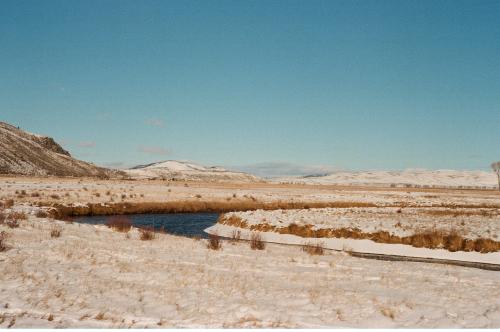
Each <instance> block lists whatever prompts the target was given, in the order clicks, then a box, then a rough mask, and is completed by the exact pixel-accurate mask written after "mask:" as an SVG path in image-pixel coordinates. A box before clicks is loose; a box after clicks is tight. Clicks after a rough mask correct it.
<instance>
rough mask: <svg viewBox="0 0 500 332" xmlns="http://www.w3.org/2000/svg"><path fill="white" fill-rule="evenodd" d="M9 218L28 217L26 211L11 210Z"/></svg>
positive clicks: (24, 218) (20, 218)
mask: <svg viewBox="0 0 500 332" xmlns="http://www.w3.org/2000/svg"><path fill="white" fill-rule="evenodd" d="M8 219H9V220H26V219H28V217H27V216H26V213H24V212H11V213H10V214H9V216H8Z"/></svg>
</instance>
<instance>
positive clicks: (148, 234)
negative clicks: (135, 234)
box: [139, 227, 156, 241]
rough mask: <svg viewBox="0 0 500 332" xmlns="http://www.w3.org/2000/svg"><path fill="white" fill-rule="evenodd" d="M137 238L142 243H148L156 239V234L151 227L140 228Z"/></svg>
mask: <svg viewBox="0 0 500 332" xmlns="http://www.w3.org/2000/svg"><path fill="white" fill-rule="evenodd" d="M139 238H140V239H141V240H142V241H150V240H154V239H155V238H156V233H155V232H154V229H153V227H141V228H139Z"/></svg>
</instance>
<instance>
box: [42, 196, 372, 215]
mask: <svg viewBox="0 0 500 332" xmlns="http://www.w3.org/2000/svg"><path fill="white" fill-rule="evenodd" d="M40 204H41V206H51V207H54V208H56V210H57V211H56V212H55V213H56V214H57V215H59V216H86V215H117V214H142V213H183V212H230V211H252V210H259V209H261V210H277V209H302V208H305V207H308V208H325V207H337V208H352V207H376V206H377V205H375V204H372V203H365V202H317V203H303V202H284V201H276V202H260V201H257V200H255V201H253V200H249V199H242V200H234V199H233V200H231V201H225V200H218V201H202V200H199V199H193V200H182V201H169V202H136V203H132V202H119V203H108V204H106V205H102V204H100V203H88V204H87V205H86V206H66V205H64V204H58V203H54V202H41V203H40ZM55 217H57V216H55Z"/></svg>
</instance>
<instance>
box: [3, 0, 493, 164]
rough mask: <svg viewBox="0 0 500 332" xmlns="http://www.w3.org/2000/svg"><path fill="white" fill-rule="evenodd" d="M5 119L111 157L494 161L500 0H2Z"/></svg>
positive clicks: (112, 160)
mask: <svg viewBox="0 0 500 332" xmlns="http://www.w3.org/2000/svg"><path fill="white" fill-rule="evenodd" d="M0 120H3V121H6V122H9V123H12V124H15V125H19V126H21V127H22V128H23V129H26V130H29V131H32V132H37V133H42V134H46V135H50V136H53V137H54V138H55V139H56V140H59V141H62V142H63V143H64V146H65V147H66V148H68V149H69V150H70V151H71V152H72V153H73V155H75V156H76V157H78V158H81V159H84V160H89V161H93V162H96V163H98V164H104V165H119V164H120V163H122V164H124V165H133V164H138V163H145V162H152V161H156V160H164V159H187V160H194V161H198V162H200V163H204V164H217V165H226V166H227V165H232V166H235V165H238V166H245V165H246V166H248V165H250V166H252V165H254V164H257V165H256V167H259V165H265V166H266V167H273V165H281V166H283V165H284V166H286V165H289V164H293V165H295V166H297V167H298V168H300V167H306V166H311V167H312V168H314V167H318V165H326V166H328V167H332V168H342V169H404V168H430V169H437V168H456V169H487V168H488V165H489V164H490V163H491V162H492V161H494V160H497V159H500V1H481V0H471V1H458V0H453V1H438V0H432V1H404V0H395V1H382V0H381V1H369V0H362V1H355V0H349V1H334V0H328V1H313V0H303V1H292V0H286V1H270V0H265V1H264V0H263V1H243V0H231V1H216V0H214V1H205V0H203V1H167V0H165V1H163V0H162V1H147V0H141V1H125V0H119V1H90V0H80V1H74V0H62V1H52V0H45V1H38V0H36V1H20V0H15V1H7V0H2V1H0ZM279 163H281V164H279ZM328 167H327V168H328ZM319 168H321V167H319Z"/></svg>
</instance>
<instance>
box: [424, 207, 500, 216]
mask: <svg viewBox="0 0 500 332" xmlns="http://www.w3.org/2000/svg"><path fill="white" fill-rule="evenodd" d="M423 212H424V213H425V214H427V215H431V216H436V217H445V216H452V217H459V216H483V217H493V216H497V215H499V214H500V212H499V211H498V209H471V208H469V209H461V210H456V209H447V210H437V209H429V210H423Z"/></svg>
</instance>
